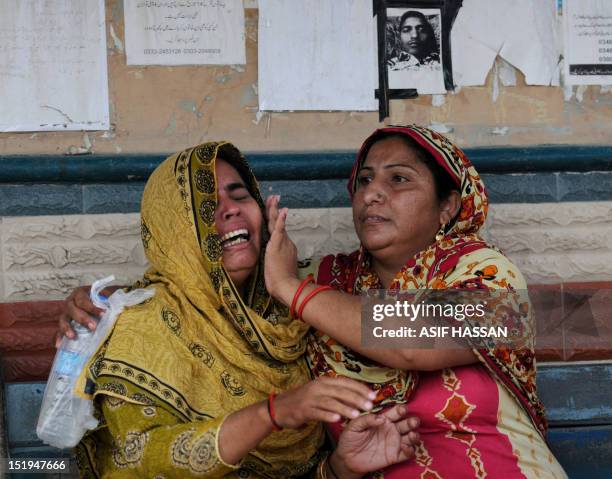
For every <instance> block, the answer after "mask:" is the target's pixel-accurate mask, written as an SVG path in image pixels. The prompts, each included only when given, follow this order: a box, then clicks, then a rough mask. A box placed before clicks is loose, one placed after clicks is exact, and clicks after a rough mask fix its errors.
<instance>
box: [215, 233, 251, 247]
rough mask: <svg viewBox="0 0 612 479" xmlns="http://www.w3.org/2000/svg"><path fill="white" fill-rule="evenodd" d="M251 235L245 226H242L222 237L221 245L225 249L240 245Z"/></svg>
mask: <svg viewBox="0 0 612 479" xmlns="http://www.w3.org/2000/svg"><path fill="white" fill-rule="evenodd" d="M250 238H251V235H250V234H249V231H248V230H247V229H245V228H240V229H237V230H233V231H230V232H228V233H225V234H224V235H223V236H222V237H221V238H219V239H220V241H221V247H222V248H223V249H228V248H231V247H232V246H236V245H239V244H241V243H247V242H248V241H249V239H250Z"/></svg>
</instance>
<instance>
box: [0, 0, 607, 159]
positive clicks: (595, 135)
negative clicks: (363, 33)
mask: <svg viewBox="0 0 612 479" xmlns="http://www.w3.org/2000/svg"><path fill="white" fill-rule="evenodd" d="M254 3H255V2H252V1H249V2H246V5H247V6H252V5H253V4H254ZM106 6H107V9H106V19H107V38H108V65H109V89H110V107H111V122H112V130H111V131H109V132H90V133H87V135H85V134H83V133H78V132H74V133H59V132H53V133H22V134H14V133H11V134H6V133H4V134H0V155H2V154H15V153H25V154H31V153H52V154H58V153H59V154H62V153H65V152H69V151H74V150H77V149H78V148H79V147H83V148H85V149H87V147H88V146H89V144H91V151H93V152H97V153H121V152H123V153H128V152H155V153H158V152H173V151H177V150H179V149H183V148H185V147H187V146H190V145H193V144H196V143H199V142H202V141H204V140H206V139H228V140H232V141H234V142H235V143H236V144H237V145H238V146H239V147H241V148H242V149H244V150H247V151H266V150H279V151H280V150H284V151H290V150H331V149H351V150H352V149H356V148H357V146H358V145H359V144H360V142H361V141H362V140H363V139H364V138H365V137H366V136H367V135H368V134H369V133H370V132H371V131H372V130H373V129H374V128H376V127H378V126H380V124H379V123H378V114H377V113H374V112H373V113H355V112H335V113H330V112H299V113H297V112H296V113H289V112H282V113H264V114H260V113H258V111H257V110H258V107H257V104H258V103H257V55H258V52H257V18H258V11H257V10H256V9H254V8H248V9H247V10H246V48H247V64H246V65H245V66H216V67H215V66H196V67H187V66H182V67H157V66H155V67H128V66H126V58H125V53H124V46H125V38H124V33H123V30H124V22H123V1H122V0H106ZM340 27H341V25H340V26H339V28H340ZM279 74H282V72H279ZM490 77H491V75H490ZM347 81H359V70H358V68H356V71H355V77H354V78H351V79H347ZM611 91H612V90H609V89H608V90H605V89H603V90H602V89H601V88H600V87H599V86H594V87H588V88H582V89H581V91H580V92H579V93H580V94H579V95H578V97H579V99H580V101H579V100H577V99H576V96H574V97H573V98H572V99H571V100H569V101H564V98H563V91H562V89H561V88H559V87H532V86H526V85H525V84H524V81H523V77H522V74H520V73H519V74H518V86H516V87H503V86H500V91H499V97H498V98H497V101H496V102H493V101H492V96H493V82H492V79H491V78H489V79H488V83H487V85H486V86H483V87H471V88H463V89H461V91H459V92H458V93H457V94H449V95H446V101H445V103H444V104H443V105H442V106H438V107H434V106H432V97H431V96H430V95H426V96H423V97H421V98H418V99H415V100H395V101H392V102H391V117H390V118H389V120H388V123H394V124H397V123H419V124H425V125H428V124H432V123H441V124H444V127H443V129H444V130H445V131H449V134H450V136H451V137H453V138H454V139H455V140H456V141H457V142H458V143H459V144H460V145H462V146H485V145H537V144H549V143H550V144H553V143H556V144H605V143H608V142H609V140H610V138H611V137H612V118H611V115H610V111H611V105H612V94H611ZM85 136H86V137H85Z"/></svg>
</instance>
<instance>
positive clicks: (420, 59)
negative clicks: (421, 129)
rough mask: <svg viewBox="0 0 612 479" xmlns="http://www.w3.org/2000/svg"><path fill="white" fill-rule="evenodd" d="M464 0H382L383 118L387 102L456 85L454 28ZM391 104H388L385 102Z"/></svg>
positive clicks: (378, 11)
mask: <svg viewBox="0 0 612 479" xmlns="http://www.w3.org/2000/svg"><path fill="white" fill-rule="evenodd" d="M461 4H462V0H377V1H375V13H376V16H377V28H378V68H379V90H378V91H377V95H378V98H379V102H380V108H379V110H380V111H381V117H382V118H384V116H383V113H385V116H388V115H386V114H388V100H389V99H394V98H410V97H415V96H417V95H419V94H439V93H445V92H446V91H447V90H452V89H453V88H454V84H453V79H452V65H451V56H450V30H451V27H452V23H453V21H454V19H455V17H456V15H457V11H458V10H459V8H460V6H461ZM383 101H385V102H387V104H386V105H383V104H382V102H383Z"/></svg>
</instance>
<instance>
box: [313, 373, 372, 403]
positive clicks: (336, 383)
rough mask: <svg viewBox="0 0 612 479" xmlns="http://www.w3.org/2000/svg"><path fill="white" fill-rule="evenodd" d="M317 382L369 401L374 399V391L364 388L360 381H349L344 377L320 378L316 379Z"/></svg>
mask: <svg viewBox="0 0 612 479" xmlns="http://www.w3.org/2000/svg"><path fill="white" fill-rule="evenodd" d="M317 381H319V382H321V383H323V384H325V385H329V386H333V387H340V388H346V389H349V390H351V391H354V392H355V393H357V394H359V395H360V396H363V397H364V398H366V399H369V400H373V399H374V398H375V397H376V391H372V390H371V389H370V388H369V387H368V386H366V385H365V384H363V383H362V382H360V381H355V380H354V379H349V378H345V377H336V378H326V377H322V378H319V379H317Z"/></svg>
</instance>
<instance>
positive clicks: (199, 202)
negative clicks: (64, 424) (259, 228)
mask: <svg viewBox="0 0 612 479" xmlns="http://www.w3.org/2000/svg"><path fill="white" fill-rule="evenodd" d="M219 158H222V159H223V160H225V161H227V162H228V163H229V164H230V165H232V166H233V167H234V168H236V170H237V171H238V172H239V173H240V175H241V177H242V178H243V180H244V181H245V183H246V186H247V188H248V190H249V192H250V193H251V195H252V196H253V197H254V198H255V200H256V201H257V203H258V204H259V206H260V208H261V211H262V215H263V214H264V204H263V201H262V198H261V195H260V194H259V191H258V186H257V183H256V181H255V177H254V176H253V173H252V171H251V170H250V168H249V166H248V164H247V163H246V160H245V159H244V157H243V156H242V155H241V153H240V152H239V151H238V149H237V148H236V147H234V146H233V145H231V144H230V143H227V142H213V143H205V144H203V145H199V146H197V147H195V148H190V149H187V150H184V151H182V152H180V153H177V154H175V155H173V156H172V157H170V158H168V159H167V160H166V161H164V162H163V163H162V164H161V165H160V166H159V167H158V168H157V169H156V170H155V171H154V173H153V174H152V175H151V177H150V179H149V181H148V183H147V186H146V188H145V192H144V196H143V201H142V212H141V215H142V228H141V233H142V241H143V244H144V247H145V252H146V255H147V258H148V260H149V262H150V269H149V270H148V271H147V273H146V274H145V276H144V280H143V281H142V282H141V284H139V286H141V287H142V286H144V287H146V288H154V289H155V296H154V297H153V298H152V299H151V300H149V301H147V302H145V303H143V304H141V305H138V306H135V307H131V308H129V309H127V310H126V311H125V312H124V313H123V314H122V315H121V316H120V317H119V319H118V321H117V324H116V326H115V328H114V331H113V333H112V336H111V338H110V341H109V342H108V344H107V345H106V347H105V348H103V349H102V350H101V351H100V352H99V353H98V355H97V357H96V358H94V360H93V361H92V362H91V365H90V369H89V374H90V376H91V378H92V379H94V381H95V383H96V388H97V389H96V393H95V394H106V395H110V396H115V397H118V398H121V399H123V400H125V401H129V402H133V403H139V404H155V405H156V406H158V407H162V408H165V409H166V410H168V411H170V412H171V413H172V414H174V415H176V416H177V417H178V418H179V420H181V421H185V422H188V421H198V420H204V419H206V418H215V417H219V416H222V415H225V414H228V413H230V412H233V411H237V410H239V409H242V408H244V407H245V406H247V405H249V404H252V403H255V402H257V401H261V400H263V399H265V398H266V397H267V395H268V394H269V393H270V392H271V391H284V390H287V389H290V388H292V387H294V386H298V385H301V384H303V383H305V382H306V381H307V380H308V379H309V372H308V368H307V366H306V363H305V361H304V359H303V353H304V351H305V343H306V341H305V335H306V332H307V326H306V325H304V324H303V323H300V322H296V321H290V320H289V318H288V313H287V310H286V308H285V307H282V306H281V305H279V304H278V303H277V302H275V301H273V300H272V299H271V297H270V296H269V294H268V293H267V292H266V289H265V284H264V280H263V256H264V251H265V244H264V245H263V246H262V251H261V254H260V260H259V264H258V267H257V268H256V270H255V271H254V273H253V275H252V277H251V279H250V280H249V282H248V285H247V290H246V294H245V297H244V298H242V297H241V296H240V295H239V294H238V292H237V290H236V288H235V286H234V284H233V283H232V281H231V279H230V277H229V276H228V273H227V272H226V271H225V269H224V267H223V263H222V249H221V245H220V241H219V237H218V235H217V231H216V228H215V224H214V216H215V208H216V205H217V181H216V175H215V161H216V160H217V159H219ZM266 236H267V235H266V234H265V232H264V238H265V237H266ZM264 243H265V240H264ZM322 434H323V433H322V428H321V427H320V426H319V425H315V424H310V425H307V426H306V427H304V428H302V429H300V430H294V431H290V430H288V431H282V432H280V433H275V434H272V435H271V436H269V437H268V438H267V439H266V440H265V441H263V443H262V444H261V445H260V447H258V449H257V450H256V451H254V452H253V453H252V454H250V455H249V457H248V458H247V459H246V461H245V462H244V463H243V467H245V468H247V469H248V468H251V469H257V470H259V471H261V470H262V469H263V470H264V471H265V470H266V468H271V467H272V465H274V466H275V467H272V468H276V467H278V465H279V464H282V467H285V468H287V469H286V473H287V475H289V474H293V473H294V471H303V472H305V471H306V470H308V468H309V467H310V465H311V463H312V462H313V461H314V460H315V459H314V457H315V455H316V451H317V449H318V448H319V446H320V445H321V442H322V439H323V436H322Z"/></svg>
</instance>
